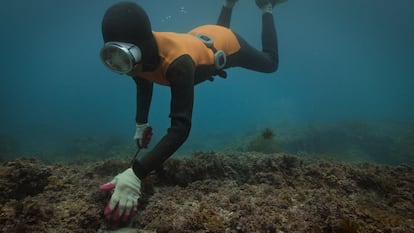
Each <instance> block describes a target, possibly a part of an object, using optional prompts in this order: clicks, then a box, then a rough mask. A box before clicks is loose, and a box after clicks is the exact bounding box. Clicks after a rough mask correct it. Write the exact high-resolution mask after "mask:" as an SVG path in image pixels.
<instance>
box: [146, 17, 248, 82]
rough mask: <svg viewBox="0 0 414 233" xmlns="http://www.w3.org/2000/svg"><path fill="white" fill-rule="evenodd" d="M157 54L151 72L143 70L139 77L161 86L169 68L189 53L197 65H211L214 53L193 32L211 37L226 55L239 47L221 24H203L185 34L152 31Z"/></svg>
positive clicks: (230, 33)
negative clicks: (156, 59) (155, 65)
mask: <svg viewBox="0 0 414 233" xmlns="http://www.w3.org/2000/svg"><path fill="white" fill-rule="evenodd" d="M153 34H154V37H155V40H156V42H157V46H158V53H159V56H160V64H159V66H158V67H157V68H156V69H155V70H154V71H151V72H142V73H141V74H140V75H139V76H140V77H142V78H145V79H148V80H150V81H152V82H156V83H158V84H161V85H167V86H168V85H169V82H168V80H167V77H166V75H167V71H168V67H169V66H170V64H171V63H172V62H174V61H175V60H176V59H177V58H179V57H181V56H182V55H189V56H190V57H191V58H192V59H193V61H194V63H195V65H196V66H198V65H213V64H214V53H213V51H212V50H211V49H210V48H208V47H207V46H206V45H205V44H204V43H203V42H202V41H201V40H200V39H198V38H197V37H195V36H194V34H203V35H206V36H208V37H210V38H211V39H213V40H214V48H215V49H216V50H223V51H224V53H225V54H226V55H227V56H229V55H231V54H234V53H235V52H237V51H239V50H240V44H239V42H238V40H237V38H236V36H235V35H234V33H233V32H232V31H231V30H230V29H228V28H226V27H222V26H218V25H204V26H200V27H197V28H194V29H193V30H191V31H190V32H188V33H174V32H153Z"/></svg>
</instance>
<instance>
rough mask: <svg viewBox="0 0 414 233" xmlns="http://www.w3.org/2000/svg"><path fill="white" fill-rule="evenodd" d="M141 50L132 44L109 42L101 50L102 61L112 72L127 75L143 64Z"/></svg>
mask: <svg viewBox="0 0 414 233" xmlns="http://www.w3.org/2000/svg"><path fill="white" fill-rule="evenodd" d="M141 57H142V53H141V49H140V48H139V47H138V46H136V45H134V44H131V43H125V42H107V43H105V45H104V47H103V48H102V49H101V60H102V61H103V63H104V64H105V65H106V66H107V67H108V68H109V69H111V70H112V71H114V72H117V73H120V74H127V73H129V72H131V71H132V69H133V68H134V66H135V65H136V64H138V63H140V62H141Z"/></svg>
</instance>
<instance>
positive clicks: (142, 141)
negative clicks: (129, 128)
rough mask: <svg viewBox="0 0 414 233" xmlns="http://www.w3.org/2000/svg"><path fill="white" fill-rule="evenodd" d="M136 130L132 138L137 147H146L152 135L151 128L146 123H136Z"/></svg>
mask: <svg viewBox="0 0 414 233" xmlns="http://www.w3.org/2000/svg"><path fill="white" fill-rule="evenodd" d="M136 126H137V130H136V131H135V136H134V139H135V141H136V142H137V145H138V147H139V148H147V147H148V144H149V143H150V141H151V137H152V128H151V126H150V125H149V124H148V123H145V124H136Z"/></svg>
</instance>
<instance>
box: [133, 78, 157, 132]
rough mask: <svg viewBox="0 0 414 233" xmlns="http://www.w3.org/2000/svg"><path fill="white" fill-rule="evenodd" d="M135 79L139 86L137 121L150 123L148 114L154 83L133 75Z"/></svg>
mask: <svg viewBox="0 0 414 233" xmlns="http://www.w3.org/2000/svg"><path fill="white" fill-rule="evenodd" d="M133 79H134V81H135V84H136V86H137V101H136V104H137V107H136V114H135V121H136V122H137V123H138V124H144V123H148V114H149V109H150V105H151V100H152V90H153V83H152V82H150V81H148V80H146V79H143V78H140V77H133Z"/></svg>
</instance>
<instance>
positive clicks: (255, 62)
mask: <svg viewBox="0 0 414 233" xmlns="http://www.w3.org/2000/svg"><path fill="white" fill-rule="evenodd" d="M236 37H237V39H238V41H239V43H240V50H239V51H238V52H237V53H235V54H233V55H230V56H229V57H228V58H227V65H226V67H236V66H238V67H243V68H246V69H250V70H255V71H259V72H264V73H272V72H275V71H276V70H277V68H278V65H279V55H278V43H277V34H276V28H275V23H274V21H273V15H272V14H271V13H264V14H263V16H262V51H259V50H257V49H256V48H254V47H253V46H251V45H250V44H249V43H247V42H246V41H245V40H244V39H243V38H242V37H240V36H239V35H237V34H236Z"/></svg>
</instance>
